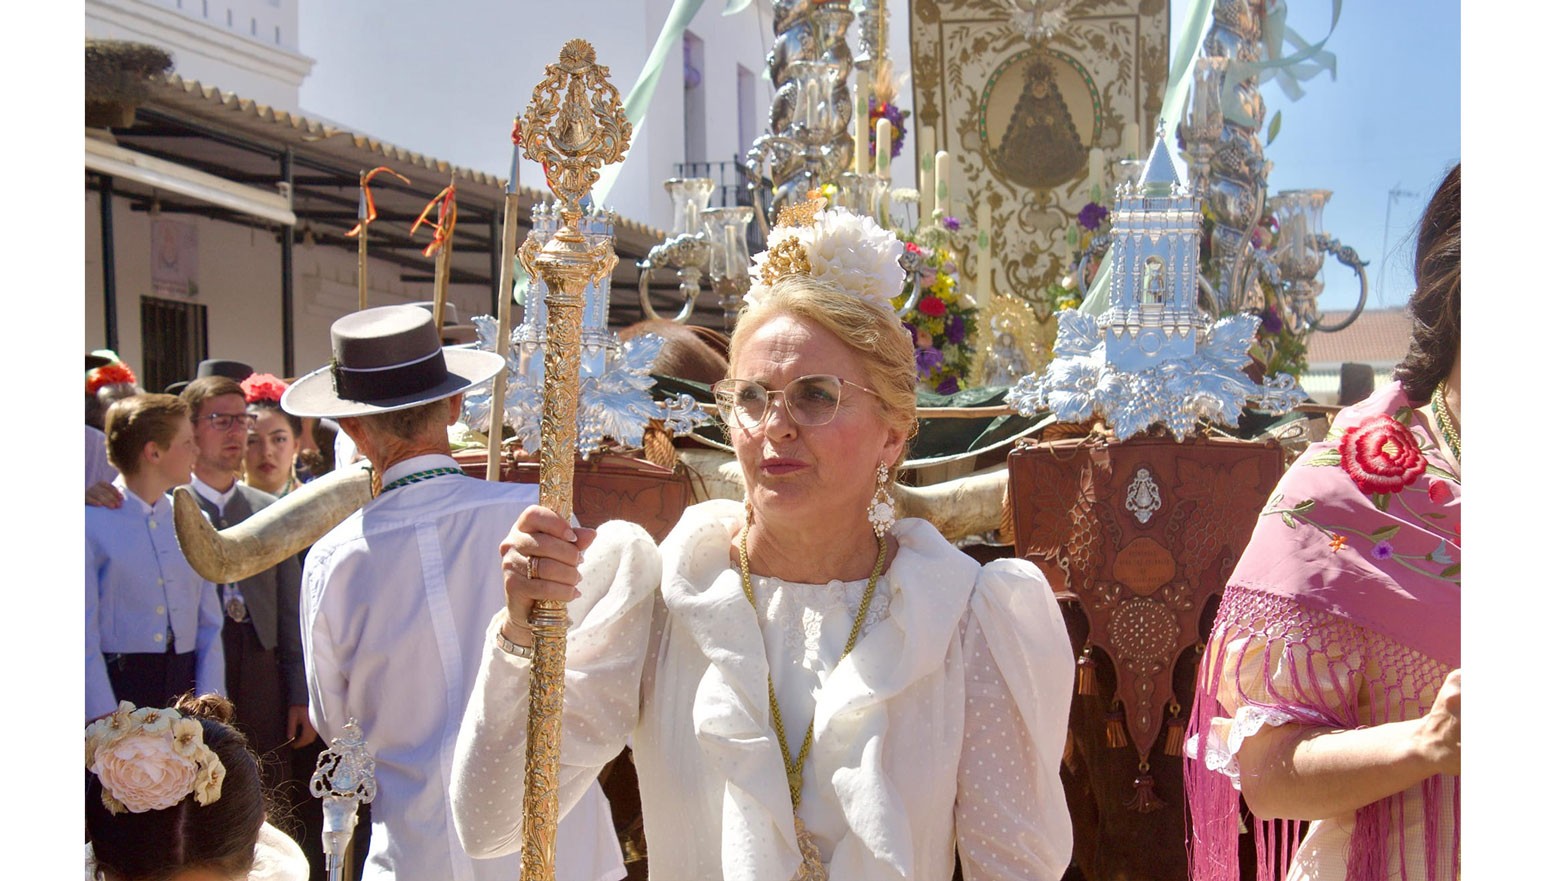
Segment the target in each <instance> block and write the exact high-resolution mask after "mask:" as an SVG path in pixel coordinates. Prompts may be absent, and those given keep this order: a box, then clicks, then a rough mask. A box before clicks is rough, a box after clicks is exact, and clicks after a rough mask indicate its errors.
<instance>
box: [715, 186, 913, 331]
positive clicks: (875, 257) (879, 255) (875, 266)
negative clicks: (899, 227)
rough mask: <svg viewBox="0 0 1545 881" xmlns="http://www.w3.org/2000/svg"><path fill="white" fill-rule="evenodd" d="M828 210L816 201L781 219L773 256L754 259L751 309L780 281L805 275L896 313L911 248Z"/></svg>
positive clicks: (862, 219) (869, 221) (770, 241)
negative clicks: (904, 256)
mask: <svg viewBox="0 0 1545 881" xmlns="http://www.w3.org/2000/svg"><path fill="white" fill-rule="evenodd" d="M823 204H824V200H820V199H815V200H812V201H809V202H804V203H801V204H799V205H791V206H789V207H787V208H784V209H783V210H782V211H780V212H779V213H778V225H777V226H775V227H773V229H772V232H771V233H770V234H769V235H768V237H767V250H765V251H762V252H761V253H759V254H757V255H756V256H755V257H752V258H751V262H752V267H751V278H752V285H751V288H750V290H748V291H747V292H746V296H745V303H746V305H747V306H754V305H755V304H756V302H757V300H758V298H759V297H761V296H762V295H765V294H766V293H767V291H768V290H770V289H771V288H772V285H773V284H774V283H775V282H777V281H778V280H780V279H783V278H787V277H789V276H791V275H805V276H809V277H810V278H813V279H818V280H820V281H824V282H827V283H828V284H831V285H834V286H836V287H837V288H839V289H841V290H843V291H846V292H847V293H849V294H852V295H853V296H855V297H859V298H860V299H864V300H868V301H870V302H872V303H874V304H875V305H877V306H880V307H881V308H883V309H885V310H886V311H888V312H894V311H895V306H893V305H892V304H891V299H892V298H894V297H896V296H897V295H899V294H900V293H901V289H902V285H903V284H905V283H906V272H905V271H904V270H903V269H902V268H901V255H902V253H903V252H904V251H905V246H904V245H902V243H901V241H900V240H899V239H897V238H896V234H895V233H893V232H891V231H890V230H888V229H886V228H884V227H882V226H880V225H879V224H878V223H875V222H874V218H872V217H869V216H867V215H861V214H854V213H853V212H851V211H849V210H847V209H846V208H837V209H834V210H831V211H823V210H821V209H822V206H823Z"/></svg>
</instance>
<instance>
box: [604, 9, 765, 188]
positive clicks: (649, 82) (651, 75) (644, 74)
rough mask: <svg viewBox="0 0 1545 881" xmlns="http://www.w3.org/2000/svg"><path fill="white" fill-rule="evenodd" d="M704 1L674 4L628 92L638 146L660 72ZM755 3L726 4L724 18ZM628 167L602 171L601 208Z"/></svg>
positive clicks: (626, 108)
mask: <svg viewBox="0 0 1545 881" xmlns="http://www.w3.org/2000/svg"><path fill="white" fill-rule="evenodd" d="M703 2H704V0H676V2H674V3H672V4H671V11H670V12H669V13H668V14H667V15H666V16H665V26H664V27H662V28H661V29H660V35H659V36H658V37H655V41H654V48H653V49H651V50H649V58H648V59H647V60H645V61H644V69H643V70H641V71H639V74H638V79H637V80H636V81H634V83H633V88H631V89H629V90H628V97H626V98H624V99H623V101H622V110H623V113H624V114H625V115H626V116H627V117H628V122H630V123H632V124H633V141H634V143H637V141H638V137H639V134H640V133H642V132H643V130H644V119H645V117H646V116H648V113H649V102H650V101H652V100H653V99H654V90H655V87H656V86H658V85H659V84H660V72H661V71H662V70H664V69H665V63H666V61H668V60H669V59H670V57H671V50H672V49H674V48H675V46H676V44H677V43H678V42H679V41H680V40H681V35H682V34H683V33H685V32H686V30H687V25H689V24H691V23H692V19H693V18H695V17H696V16H697V11H698V10H699V9H702V8H703ZM751 3H752V0H725V3H724V13H723V14H724V15H726V16H729V15H734V14H735V13H737V12H740V11H742V10H745V9H747V8H748V7H750V6H751ZM625 165H627V157H626V156H624V157H623V161H621V162H618V163H615V164H613V165H608V166H606V167H605V168H603V169H601V178H600V180H598V181H596V184H595V186H594V187H592V188H591V190H590V193H591V198H592V199H593V200H594V202H595V204H597V205H604V204H606V197H607V196H608V195H610V194H611V191H612V186H613V185H614V184H616V183H617V176H618V175H619V174H621V173H622V168H623V166H625Z"/></svg>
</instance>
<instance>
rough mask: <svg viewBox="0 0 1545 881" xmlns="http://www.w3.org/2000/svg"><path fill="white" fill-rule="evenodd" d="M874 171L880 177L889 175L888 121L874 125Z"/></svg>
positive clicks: (889, 138)
mask: <svg viewBox="0 0 1545 881" xmlns="http://www.w3.org/2000/svg"><path fill="white" fill-rule="evenodd" d="M874 171H875V174H878V175H880V176H881V177H890V174H891V121H890V120H888V119H882V120H879V121H878V122H876V123H875V124H874Z"/></svg>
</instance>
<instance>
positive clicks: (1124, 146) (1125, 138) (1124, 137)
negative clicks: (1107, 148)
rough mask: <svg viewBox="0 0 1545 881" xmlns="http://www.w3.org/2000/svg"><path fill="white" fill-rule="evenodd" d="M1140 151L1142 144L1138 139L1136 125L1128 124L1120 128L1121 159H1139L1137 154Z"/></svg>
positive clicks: (1133, 123)
mask: <svg viewBox="0 0 1545 881" xmlns="http://www.w3.org/2000/svg"><path fill="white" fill-rule="evenodd" d="M1141 149H1142V142H1141V141H1140V140H1139V138H1138V128H1137V123H1135V122H1129V123H1127V124H1126V125H1124V126H1122V127H1121V157H1122V158H1123V159H1140V158H1142V157H1140V156H1138V155H1137V152H1138V151H1139V150H1141Z"/></svg>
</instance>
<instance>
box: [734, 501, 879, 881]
mask: <svg viewBox="0 0 1545 881" xmlns="http://www.w3.org/2000/svg"><path fill="white" fill-rule="evenodd" d="M750 532H751V524H750V523H749V522H748V523H747V524H746V525H745V526H744V527H743V528H742V529H741V530H740V589H741V590H743V591H745V593H746V602H748V603H750V604H751V611H752V612H753V613H754V612H755V611H756V596H755V595H754V594H753V593H752V592H751V555H750V553H749V552H747V550H746V540H747V536H748V535H749V534H750ZM875 542H876V544H878V545H879V553H877V554H875V559H874V571H873V572H871V573H869V583H868V584H867V585H865V586H864V597H863V599H861V600H860V601H859V603H858V614H857V615H855V616H854V617H853V629H852V630H850V631H848V642H847V645H846V646H844V647H843V649H842V656H841V657H839V658H838V659H837V660H838V662H839V663H840V662H841V661H842V658H846V657H847V656H848V653H849V652H851V651H853V646H855V645H857V644H858V634H859V631H860V630H861V629H862V628H863V626H864V619H865V618H868V617H869V602H870V601H871V600H873V599H874V589H875V586H876V585H878V584H879V583H880V573H881V572H882V571H884V569H885V539H884V538H880V537H878V536H877V537H876V538H875ZM767 703H768V705H769V706H770V707H771V710H772V722H773V733H774V734H776V735H778V748H779V749H780V750H782V751H783V772H784V774H786V775H787V776H788V781H789V798H790V799H791V800H792V801H793V802H794V836H795V839H796V841H797V843H798V844H799V856H800V867H799V871H798V872H797V873H796V874H795V875H794V877H795V879H796V881H825V879H826V877H827V873H826V867H825V866H823V865H822V864H821V851H820V849H819V848H817V847H816V846H815V837H814V836H812V835H811V834H810V830H808V829H806V828H805V822H804V821H803V820H801V819H800V818H799V800H800V797H801V796H802V795H803V793H804V788H805V770H804V769H805V757H806V756H807V755H809V754H810V741H811V740H813V739H814V738H815V718H814V717H813V716H812V717H811V719H810V725H809V726H808V727H806V728H805V740H804V743H802V744H800V747H799V757H798V758H795V757H794V756H792V755H791V754H790V753H789V739H788V736H787V735H785V734H784V733H783V712H782V711H781V710H779V709H778V694H777V692H775V691H773V680H772V671H770V670H769V671H768V673H767Z"/></svg>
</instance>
